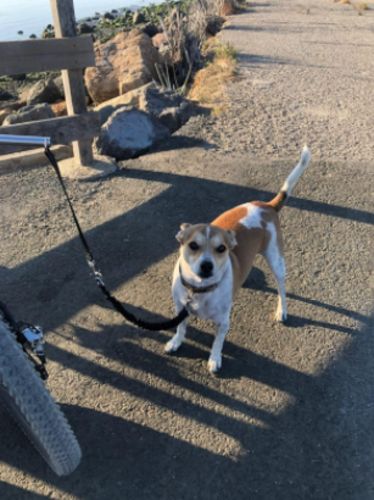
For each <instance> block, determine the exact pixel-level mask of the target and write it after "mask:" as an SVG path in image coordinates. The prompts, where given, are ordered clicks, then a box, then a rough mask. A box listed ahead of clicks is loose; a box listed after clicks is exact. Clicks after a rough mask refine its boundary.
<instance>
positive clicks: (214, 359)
mask: <svg viewBox="0 0 374 500" xmlns="http://www.w3.org/2000/svg"><path fill="white" fill-rule="evenodd" d="M229 326H230V319H229V316H227V318H225V319H224V320H223V321H222V322H220V323H218V329H217V333H216V338H215V339H214V342H213V345H212V350H211V352H210V356H209V361H208V370H209V371H210V373H216V372H218V370H219V369H220V368H221V366H222V347H223V343H224V341H225V337H226V334H227V332H228V330H229Z"/></svg>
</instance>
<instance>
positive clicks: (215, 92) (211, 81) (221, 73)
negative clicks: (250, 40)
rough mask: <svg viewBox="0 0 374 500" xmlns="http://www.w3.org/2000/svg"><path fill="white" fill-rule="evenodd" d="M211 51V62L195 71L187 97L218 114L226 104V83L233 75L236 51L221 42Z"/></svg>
mask: <svg viewBox="0 0 374 500" xmlns="http://www.w3.org/2000/svg"><path fill="white" fill-rule="evenodd" d="M209 50H211V49H209ZM213 52H214V56H213V60H212V62H211V63H209V64H208V65H207V66H206V67H205V68H203V69H201V70H200V71H198V72H197V73H196V75H195V78H194V82H193V85H192V87H191V89H190V91H189V93H188V98H189V99H192V100H195V101H198V102H199V103H200V104H201V105H203V106H206V107H208V108H211V109H212V111H213V113H214V114H219V113H221V112H222V111H224V109H225V106H226V88H227V83H228V82H229V81H230V80H232V79H233V78H234V76H235V68H236V53H235V50H234V49H233V47H232V46H231V45H229V44H222V43H218V44H217V43H216V44H215V47H214V48H213Z"/></svg>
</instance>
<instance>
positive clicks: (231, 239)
mask: <svg viewBox="0 0 374 500" xmlns="http://www.w3.org/2000/svg"><path fill="white" fill-rule="evenodd" d="M226 233H227V244H228V247H229V249H230V250H232V249H233V248H234V247H236V245H237V244H238V242H237V241H236V234H235V231H232V230H231V229H230V230H229V231H226Z"/></svg>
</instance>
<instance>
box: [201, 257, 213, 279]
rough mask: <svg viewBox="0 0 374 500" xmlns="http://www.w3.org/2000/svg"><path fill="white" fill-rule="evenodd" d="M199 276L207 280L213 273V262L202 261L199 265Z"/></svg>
mask: <svg viewBox="0 0 374 500" xmlns="http://www.w3.org/2000/svg"><path fill="white" fill-rule="evenodd" d="M200 270H201V275H202V277H204V278H209V276H211V275H212V271H213V262H211V261H210V260H203V262H202V263H201V264H200Z"/></svg>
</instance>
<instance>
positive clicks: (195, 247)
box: [188, 241, 199, 252]
mask: <svg viewBox="0 0 374 500" xmlns="http://www.w3.org/2000/svg"><path fill="white" fill-rule="evenodd" d="M188 246H189V247H190V249H191V250H193V251H194V252H196V250H199V245H198V244H197V243H196V241H191V243H189V244H188Z"/></svg>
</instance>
